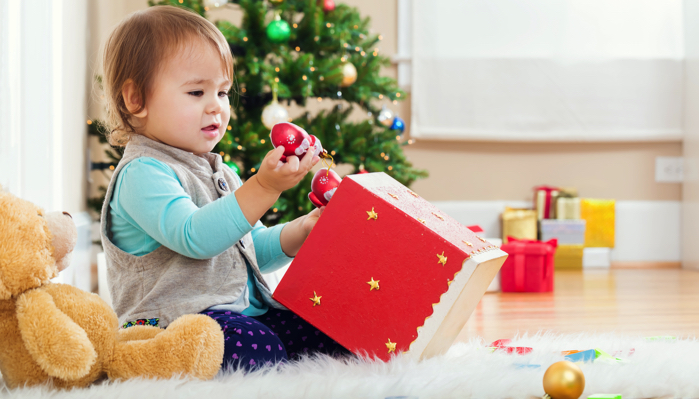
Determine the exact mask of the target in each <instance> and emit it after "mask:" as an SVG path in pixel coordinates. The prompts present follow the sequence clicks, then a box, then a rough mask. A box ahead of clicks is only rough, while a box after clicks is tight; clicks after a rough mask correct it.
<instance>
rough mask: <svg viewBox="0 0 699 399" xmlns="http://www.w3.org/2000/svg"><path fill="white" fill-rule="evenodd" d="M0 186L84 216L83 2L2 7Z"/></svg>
mask: <svg viewBox="0 0 699 399" xmlns="http://www.w3.org/2000/svg"><path fill="white" fill-rule="evenodd" d="M0 14H1V16H0V18H1V20H0V52H1V54H2V55H1V56H0V62H1V64H0V66H1V67H0V108H1V111H0V184H2V185H3V186H5V188H6V189H8V190H10V191H11V192H12V193H14V194H16V195H18V196H21V197H22V198H25V199H27V200H29V201H32V202H34V203H36V204H38V205H40V206H42V207H43V208H45V209H46V210H47V211H52V210H65V211H68V212H71V213H78V212H82V211H84V210H85V209H86V205H85V191H86V182H85V176H86V168H87V166H86V163H85V162H86V157H85V149H86V142H87V138H86V133H87V130H86V124H85V121H86V110H87V86H86V80H87V79H88V76H86V66H87V0H71V1H69V2H68V1H60V0H55V1H52V0H26V1H21V2H18V1H12V0H0Z"/></svg>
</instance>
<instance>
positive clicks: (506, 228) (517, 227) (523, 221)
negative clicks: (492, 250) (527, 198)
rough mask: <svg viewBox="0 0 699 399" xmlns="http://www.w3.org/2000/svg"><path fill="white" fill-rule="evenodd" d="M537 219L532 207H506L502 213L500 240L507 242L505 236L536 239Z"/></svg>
mask: <svg viewBox="0 0 699 399" xmlns="http://www.w3.org/2000/svg"><path fill="white" fill-rule="evenodd" d="M536 235H537V219H536V211H535V210H533V209H514V208H509V207H506V208H505V211H504V212H503V213H502V242H503V243H504V244H507V237H514V238H519V239H526V240H536V238H537V237H536Z"/></svg>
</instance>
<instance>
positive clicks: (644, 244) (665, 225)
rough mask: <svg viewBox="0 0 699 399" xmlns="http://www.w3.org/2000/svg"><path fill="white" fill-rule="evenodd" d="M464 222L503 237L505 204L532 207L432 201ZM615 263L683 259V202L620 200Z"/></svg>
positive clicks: (530, 205) (614, 255) (507, 202)
mask: <svg viewBox="0 0 699 399" xmlns="http://www.w3.org/2000/svg"><path fill="white" fill-rule="evenodd" d="M432 203H433V204H434V205H435V206H437V207H438V208H439V209H441V210H442V211H444V212H445V213H447V214H448V215H450V216H451V217H453V218H454V219H456V220H457V221H459V222H460V223H462V224H464V225H467V226H468V225H473V224H478V225H480V226H481V227H482V228H483V229H484V230H485V236H486V237H500V235H501V225H500V214H501V213H502V211H503V209H504V208H505V207H506V206H510V207H513V208H531V207H532V204H531V203H530V202H528V201H433V202H432ZM615 219H616V225H615V232H616V246H615V248H614V249H613V250H612V261H613V262H651V263H653V262H659V263H663V262H671V263H673V262H674V263H679V262H680V261H681V242H680V241H681V240H680V234H681V231H680V229H681V219H682V204H681V202H680V201H617V202H616V218H615Z"/></svg>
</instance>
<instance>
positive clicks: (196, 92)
mask: <svg viewBox="0 0 699 399" xmlns="http://www.w3.org/2000/svg"><path fill="white" fill-rule="evenodd" d="M187 94H189V95H190V96H194V97H201V96H203V95H204V92H203V91H201V90H195V91H190V92H189V93H187Z"/></svg>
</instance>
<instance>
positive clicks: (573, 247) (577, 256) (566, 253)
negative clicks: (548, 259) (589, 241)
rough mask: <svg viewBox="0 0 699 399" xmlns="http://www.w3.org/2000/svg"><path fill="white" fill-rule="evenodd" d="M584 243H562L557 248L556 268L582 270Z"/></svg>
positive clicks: (554, 259) (554, 263)
mask: <svg viewBox="0 0 699 399" xmlns="http://www.w3.org/2000/svg"><path fill="white" fill-rule="evenodd" d="M583 248H584V247H583V245H582V244H562V245H559V246H558V248H556V254H555V255H554V256H553V265H554V268H555V269H556V270H582V267H583Z"/></svg>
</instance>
